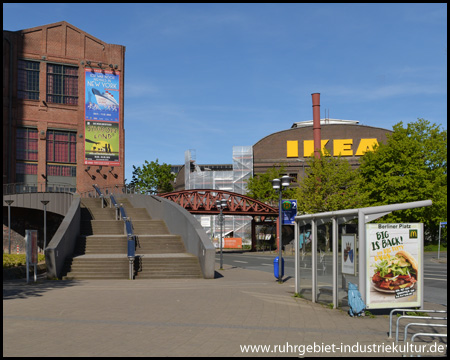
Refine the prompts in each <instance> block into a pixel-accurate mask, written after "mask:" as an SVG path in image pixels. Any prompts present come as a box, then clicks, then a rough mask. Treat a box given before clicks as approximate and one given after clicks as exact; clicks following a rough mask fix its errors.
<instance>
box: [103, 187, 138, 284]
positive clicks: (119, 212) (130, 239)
mask: <svg viewBox="0 0 450 360" xmlns="http://www.w3.org/2000/svg"><path fill="white" fill-rule="evenodd" d="M109 199H110V207H111V206H112V205H114V207H115V208H116V220H120V219H122V220H123V221H124V225H125V235H127V244H128V251H127V257H128V261H129V262H130V264H129V279H130V280H133V269H134V259H135V257H136V235H134V232H133V224H132V223H131V219H130V218H129V217H128V216H127V213H126V211H125V208H124V207H123V205H122V204H120V205H119V204H117V202H116V199H115V198H114V196H113V195H112V194H110V195H109Z"/></svg>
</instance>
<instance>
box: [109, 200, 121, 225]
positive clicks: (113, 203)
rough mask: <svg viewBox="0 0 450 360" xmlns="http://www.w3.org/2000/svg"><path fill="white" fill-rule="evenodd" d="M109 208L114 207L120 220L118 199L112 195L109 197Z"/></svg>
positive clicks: (117, 218)
mask: <svg viewBox="0 0 450 360" xmlns="http://www.w3.org/2000/svg"><path fill="white" fill-rule="evenodd" d="M109 200H110V201H109V207H112V205H114V208H115V209H116V220H120V219H121V218H120V206H119V204H117V201H116V199H115V198H114V196H113V195H112V194H110V195H109Z"/></svg>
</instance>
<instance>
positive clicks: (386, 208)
mask: <svg viewBox="0 0 450 360" xmlns="http://www.w3.org/2000/svg"><path fill="white" fill-rule="evenodd" d="M431 205H432V201H431V200H424V201H415V202H409V203H401V204H392V205H382V206H373V207H366V208H359V209H347V210H339V211H331V212H323V213H316V214H305V215H298V216H296V217H295V224H294V225H295V228H294V229H295V293H296V294H300V287H301V286H300V285H301V283H300V282H301V277H300V275H301V271H302V270H301V269H302V266H301V259H300V245H301V244H300V238H301V239H302V240H304V237H301V236H300V227H301V226H306V225H310V226H311V234H310V239H311V253H312V256H311V292H312V294H311V296H312V301H313V302H317V301H318V300H317V299H318V295H319V291H318V290H319V289H318V286H317V274H318V261H317V242H318V241H317V239H318V236H317V226H318V225H321V224H324V223H328V222H331V223H332V230H331V242H332V289H331V292H332V299H333V308H337V307H338V291H339V288H338V253H339V249H338V238H339V234H338V226H339V225H340V224H345V223H348V222H349V221H351V220H353V219H358V237H359V241H358V243H359V250H358V251H359V255H360V256H359V261H358V266H357V270H358V275H359V280H358V282H359V283H358V288H359V291H360V293H361V295H362V298H363V300H364V301H366V298H365V294H366V286H367V283H366V257H365V254H366V230H365V225H366V224H367V223H369V222H371V221H373V220H376V219H378V218H380V217H382V216H384V215H387V214H389V213H391V212H392V211H397V210H406V209H413V208H419V207H425V206H431Z"/></svg>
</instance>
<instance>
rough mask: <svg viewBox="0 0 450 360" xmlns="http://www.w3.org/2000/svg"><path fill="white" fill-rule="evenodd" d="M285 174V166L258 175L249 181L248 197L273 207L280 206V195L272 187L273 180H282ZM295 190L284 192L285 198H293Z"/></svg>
mask: <svg viewBox="0 0 450 360" xmlns="http://www.w3.org/2000/svg"><path fill="white" fill-rule="evenodd" d="M284 173H285V168H284V166H282V165H280V166H279V167H275V166H274V167H273V168H271V169H268V170H267V171H266V172H265V173H263V174H257V175H255V176H253V177H251V178H250V179H248V180H247V196H250V197H251V198H253V199H256V200H259V201H262V202H264V203H269V204H271V205H274V204H278V196H279V195H278V193H277V192H276V191H275V190H274V189H273V187H272V180H273V179H281V177H282V176H283V174H284ZM292 194H293V190H292V189H286V190H284V191H283V197H285V198H292Z"/></svg>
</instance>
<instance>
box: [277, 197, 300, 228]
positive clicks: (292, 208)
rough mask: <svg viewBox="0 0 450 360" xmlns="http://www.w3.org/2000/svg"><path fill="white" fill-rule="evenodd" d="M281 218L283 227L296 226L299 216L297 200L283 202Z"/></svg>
mask: <svg viewBox="0 0 450 360" xmlns="http://www.w3.org/2000/svg"><path fill="white" fill-rule="evenodd" d="M281 216H282V219H283V225H294V223H295V217H296V216H297V200H282V201H281Z"/></svg>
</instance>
